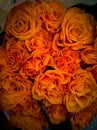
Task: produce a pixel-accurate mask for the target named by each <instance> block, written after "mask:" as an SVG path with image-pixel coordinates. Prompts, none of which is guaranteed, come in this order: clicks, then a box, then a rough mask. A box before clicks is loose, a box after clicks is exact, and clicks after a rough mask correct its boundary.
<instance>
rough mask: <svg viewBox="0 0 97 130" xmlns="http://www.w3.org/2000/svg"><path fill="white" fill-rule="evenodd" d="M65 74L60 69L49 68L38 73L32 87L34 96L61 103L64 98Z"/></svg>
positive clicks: (38, 98)
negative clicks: (42, 72)
mask: <svg viewBox="0 0 97 130" xmlns="http://www.w3.org/2000/svg"><path fill="white" fill-rule="evenodd" d="M62 84H64V75H63V74H62V72H61V71H59V70H47V71H46V72H45V73H44V74H40V75H38V77H36V79H35V83H34V86H33V88H32V96H33V98H34V99H37V100H45V99H47V100H48V101H49V102H50V103H52V104H61V103H62V98H63V93H64V92H63V87H62Z"/></svg>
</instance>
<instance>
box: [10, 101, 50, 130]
mask: <svg viewBox="0 0 97 130" xmlns="http://www.w3.org/2000/svg"><path fill="white" fill-rule="evenodd" d="M9 117H10V121H11V123H12V124H13V125H14V126H16V127H17V128H21V129H22V130H43V128H46V127H48V123H47V122H46V120H45V117H44V115H43V113H42V111H41V106H40V105H39V104H38V102H36V101H34V100H32V99H30V100H29V99H27V100H26V102H25V104H23V105H20V104H19V105H17V106H16V107H15V108H13V109H12V110H11V111H10V112H9Z"/></svg>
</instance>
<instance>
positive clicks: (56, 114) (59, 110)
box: [47, 104, 68, 124]
mask: <svg viewBox="0 0 97 130" xmlns="http://www.w3.org/2000/svg"><path fill="white" fill-rule="evenodd" d="M47 112H48V116H49V118H50V121H51V122H52V123H53V124H60V123H62V122H64V121H65V120H66V118H67V113H68V112H67V110H66V108H65V106H64V105H62V104H60V105H52V106H50V107H48V108H47Z"/></svg>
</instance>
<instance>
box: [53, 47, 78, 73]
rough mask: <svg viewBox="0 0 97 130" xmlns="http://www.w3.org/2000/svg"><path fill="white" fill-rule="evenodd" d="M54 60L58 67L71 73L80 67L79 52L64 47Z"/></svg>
mask: <svg viewBox="0 0 97 130" xmlns="http://www.w3.org/2000/svg"><path fill="white" fill-rule="evenodd" d="M55 62H56V67H58V69H60V70H62V71H64V72H67V73H70V74H73V73H75V72H76V71H77V70H78V69H79V68H80V58H79V52H78V51H73V50H71V49H70V48H64V49H63V50H62V51H61V55H60V56H59V57H56V61H55Z"/></svg>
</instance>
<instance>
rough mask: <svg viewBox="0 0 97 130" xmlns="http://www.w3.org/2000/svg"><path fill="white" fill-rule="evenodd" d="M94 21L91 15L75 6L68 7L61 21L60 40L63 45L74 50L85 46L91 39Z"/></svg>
mask: <svg viewBox="0 0 97 130" xmlns="http://www.w3.org/2000/svg"><path fill="white" fill-rule="evenodd" d="M94 28H95V21H94V18H93V16H92V15H90V14H87V13H84V12H83V11H82V10H81V9H78V8H76V7H74V8H71V9H68V11H67V13H66V14H65V16H64V20H63V22H62V35H61V38H62V41H63V44H64V46H69V47H72V48H73V49H74V50H79V49H82V48H86V47H87V46H88V45H89V44H91V42H92V41H93V39H94V37H93V34H94Z"/></svg>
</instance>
